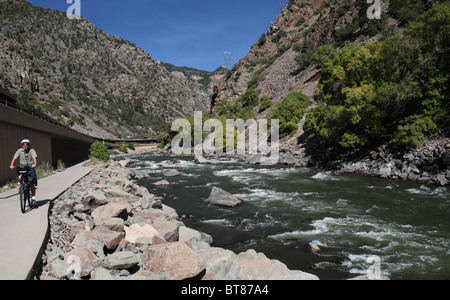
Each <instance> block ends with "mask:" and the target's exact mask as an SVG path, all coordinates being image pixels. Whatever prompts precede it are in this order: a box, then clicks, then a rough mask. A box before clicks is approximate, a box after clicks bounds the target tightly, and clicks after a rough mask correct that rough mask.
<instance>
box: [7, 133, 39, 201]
mask: <svg viewBox="0 0 450 300" xmlns="http://www.w3.org/2000/svg"><path fill="white" fill-rule="evenodd" d="M21 144H22V148H21V149H19V150H17V152H16V154H14V157H13V159H12V160H11V166H10V168H11V170H14V163H15V162H16V159H17V158H19V162H20V164H21V165H25V166H31V168H30V175H31V179H32V181H31V182H30V188H31V195H32V197H31V205H32V206H36V186H37V176H36V166H37V158H38V156H37V153H36V151H35V150H34V149H31V142H30V140H28V139H24V140H22V142H21ZM19 182H20V183H21V184H22V175H19Z"/></svg>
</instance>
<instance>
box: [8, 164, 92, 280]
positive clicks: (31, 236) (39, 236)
mask: <svg viewBox="0 0 450 300" xmlns="http://www.w3.org/2000/svg"><path fill="white" fill-rule="evenodd" d="M83 164H84V163H81V164H78V165H76V166H73V167H70V168H68V169H67V170H66V171H64V172H61V173H58V174H55V175H52V176H50V177H47V178H44V179H41V180H39V185H38V187H37V191H36V199H37V203H38V205H39V208H37V209H33V210H29V209H28V210H27V213H25V214H22V212H21V211H20V204H19V194H18V190H19V189H18V188H15V189H13V190H11V191H8V192H5V193H0V280H25V279H29V278H28V277H29V276H30V275H31V274H30V273H31V271H32V270H33V268H34V267H35V262H36V261H37V259H40V258H38V256H39V255H40V252H41V249H42V246H43V244H44V242H45V239H46V237H47V232H48V212H49V208H50V203H51V201H53V200H54V199H56V198H57V197H58V196H60V195H61V194H62V193H64V192H65V191H66V190H67V189H68V188H70V187H71V186H72V185H74V184H75V183H76V182H78V181H79V180H80V179H81V178H83V177H84V176H86V175H87V174H89V173H90V172H91V171H92V168H90V167H83V166H82V165H83Z"/></svg>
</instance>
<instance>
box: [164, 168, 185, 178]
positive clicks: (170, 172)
mask: <svg viewBox="0 0 450 300" xmlns="http://www.w3.org/2000/svg"><path fill="white" fill-rule="evenodd" d="M180 175H181V174H180V172H178V171H177V170H175V169H172V170H168V171H166V172H165V173H164V175H163V176H164V177H175V176H180Z"/></svg>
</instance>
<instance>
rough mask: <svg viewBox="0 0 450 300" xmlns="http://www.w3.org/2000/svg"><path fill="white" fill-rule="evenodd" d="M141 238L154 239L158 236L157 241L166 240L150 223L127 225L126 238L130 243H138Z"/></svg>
mask: <svg viewBox="0 0 450 300" xmlns="http://www.w3.org/2000/svg"><path fill="white" fill-rule="evenodd" d="M139 238H146V239H149V240H152V241H154V239H155V238H157V241H160V240H164V238H163V237H162V236H161V235H160V233H159V232H158V231H157V230H156V229H155V228H154V227H153V226H152V225H150V224H133V225H131V226H130V227H125V239H126V240H127V241H128V242H129V243H131V244H136V241H137V240H138V239H139ZM152 244H153V243H152Z"/></svg>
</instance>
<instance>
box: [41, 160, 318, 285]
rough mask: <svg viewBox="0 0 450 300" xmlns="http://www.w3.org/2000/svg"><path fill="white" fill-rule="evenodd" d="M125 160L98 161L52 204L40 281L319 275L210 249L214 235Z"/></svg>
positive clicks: (248, 254)
mask: <svg viewBox="0 0 450 300" xmlns="http://www.w3.org/2000/svg"><path fill="white" fill-rule="evenodd" d="M124 165H127V164H125V163H123V162H122V163H121V164H120V163H117V162H114V161H111V162H109V163H104V164H98V165H95V168H94V170H93V171H92V172H91V173H90V174H89V175H88V176H86V177H85V178H83V179H82V180H80V181H79V182H78V183H77V184H76V185H74V186H73V187H72V188H70V189H69V190H68V191H66V192H65V193H64V194H63V195H61V196H60V197H59V198H58V199H56V200H55V201H54V204H53V207H52V210H51V212H50V216H49V218H50V220H49V221H50V225H51V226H50V227H51V228H50V239H49V241H48V244H47V247H46V250H45V252H44V255H43V257H42V270H41V275H40V278H41V279H60V280H66V279H84V280H122V279H123V280H125V279H131V280H134V279H139V280H184V279H192V278H195V279H204V280H223V279H228V280H230V279H231V280H234V279H236V280H237V279H245V280H261V279H318V278H317V277H316V276H314V275H311V274H307V273H304V272H301V271H290V270H288V268H287V267H286V266H285V265H284V264H283V263H281V262H280V261H277V260H270V259H268V258H267V257H266V256H265V255H264V254H262V253H257V252H255V251H254V250H248V251H247V252H245V253H241V254H238V255H237V254H235V253H233V252H232V251H229V250H225V249H221V248H215V247H211V244H212V242H213V238H212V237H211V236H210V235H208V234H207V233H203V232H199V231H197V230H194V229H191V228H187V227H186V226H185V224H183V223H182V222H181V221H180V220H179V217H178V214H177V213H176V211H175V210H174V209H173V208H171V207H168V206H166V205H164V204H163V203H162V199H161V198H160V197H156V196H155V195H153V194H151V193H150V192H149V191H148V190H147V189H146V188H144V187H141V186H138V185H137V184H136V183H135V182H133V180H134V179H137V178H140V177H141V176H142V174H140V173H139V174H137V173H136V172H134V171H133V170H130V169H127V168H126V167H124ZM267 270H271V271H270V272H268V271H267Z"/></svg>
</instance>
